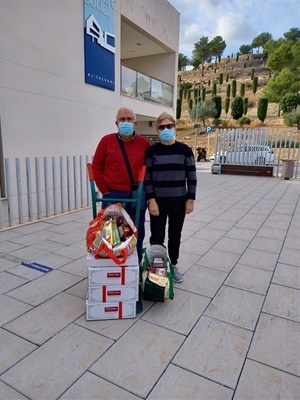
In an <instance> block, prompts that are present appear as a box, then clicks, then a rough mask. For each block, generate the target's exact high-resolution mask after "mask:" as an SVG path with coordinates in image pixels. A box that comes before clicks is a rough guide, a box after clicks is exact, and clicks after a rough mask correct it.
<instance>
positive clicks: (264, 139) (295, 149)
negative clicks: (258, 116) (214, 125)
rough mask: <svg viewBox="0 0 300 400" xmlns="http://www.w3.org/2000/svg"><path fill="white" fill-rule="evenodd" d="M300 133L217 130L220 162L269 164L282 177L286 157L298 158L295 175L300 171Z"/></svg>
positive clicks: (216, 142)
mask: <svg viewBox="0 0 300 400" xmlns="http://www.w3.org/2000/svg"><path fill="white" fill-rule="evenodd" d="M299 144H300V133H299V131H298V130H297V129H286V128H282V129H279V128H277V129H270V128H256V129H217V131H216V141H215V153H214V155H213V156H212V157H211V160H212V161H214V163H216V164H233V165H249V166H253V165H261V166H264V165H269V166H273V171H274V173H273V176H276V177H280V176H281V167H282V162H283V161H282V160H286V159H293V160H294V178H298V174H299Z"/></svg>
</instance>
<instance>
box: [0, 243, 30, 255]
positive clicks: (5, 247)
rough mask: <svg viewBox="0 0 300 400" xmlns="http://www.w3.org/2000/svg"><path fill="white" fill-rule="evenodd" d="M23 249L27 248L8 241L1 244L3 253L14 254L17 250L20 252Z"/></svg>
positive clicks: (0, 247)
mask: <svg viewBox="0 0 300 400" xmlns="http://www.w3.org/2000/svg"><path fill="white" fill-rule="evenodd" d="M22 247H25V246H24V245H22V246H20V245H19V244H17V243H14V242H12V241H6V242H1V244H0V249H1V252H5V253H12V252H13V251H15V250H18V249H20V248H22Z"/></svg>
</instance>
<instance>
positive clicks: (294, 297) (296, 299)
mask: <svg viewBox="0 0 300 400" xmlns="http://www.w3.org/2000/svg"><path fill="white" fill-rule="evenodd" d="M263 311H264V312H266V313H268V314H272V315H277V316H278V317H284V318H287V319H291V320H292V321H297V322H300V290H298V289H293V288H289V287H285V286H280V285H274V284H271V286H270V289H269V292H268V295H267V297H266V301H265V304H264V307H263Z"/></svg>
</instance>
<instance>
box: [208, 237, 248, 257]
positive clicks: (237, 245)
mask: <svg viewBox="0 0 300 400" xmlns="http://www.w3.org/2000/svg"><path fill="white" fill-rule="evenodd" d="M248 245H249V241H246V240H237V239H232V238H228V237H223V238H222V239H220V240H219V241H218V243H216V244H215V245H214V247H213V250H221V251H228V252H230V253H234V254H239V255H241V254H243V253H244V251H245V249H246V248H247V246H248Z"/></svg>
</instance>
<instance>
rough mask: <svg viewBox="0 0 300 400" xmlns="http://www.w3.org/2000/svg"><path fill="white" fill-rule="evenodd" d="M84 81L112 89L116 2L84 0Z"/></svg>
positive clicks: (110, 0)
mask: <svg viewBox="0 0 300 400" xmlns="http://www.w3.org/2000/svg"><path fill="white" fill-rule="evenodd" d="M83 3H84V11H83V15H84V61H85V82H86V83H89V84H91V85H95V86H100V87H102V88H105V89H109V90H115V51H116V50H115V47H116V46H115V9H116V0H83Z"/></svg>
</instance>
